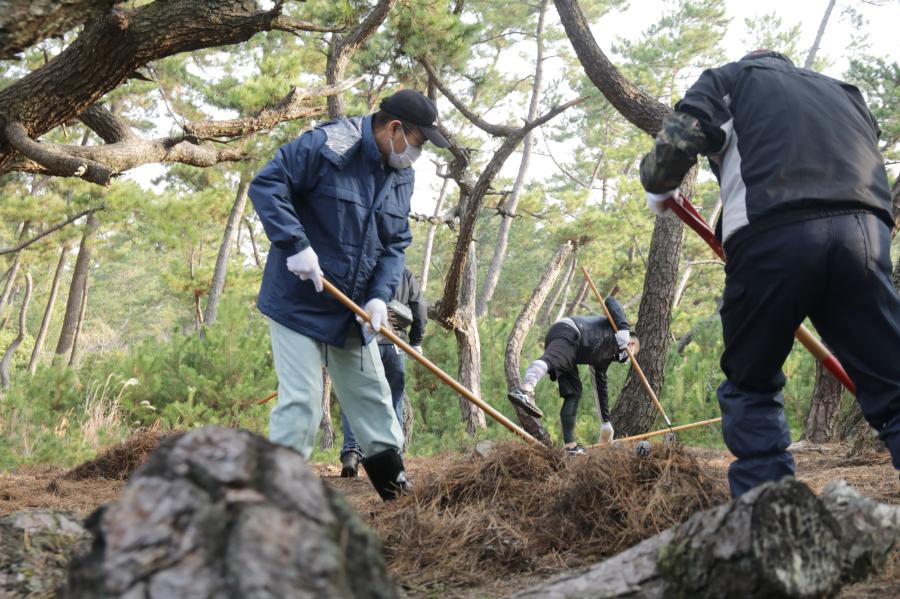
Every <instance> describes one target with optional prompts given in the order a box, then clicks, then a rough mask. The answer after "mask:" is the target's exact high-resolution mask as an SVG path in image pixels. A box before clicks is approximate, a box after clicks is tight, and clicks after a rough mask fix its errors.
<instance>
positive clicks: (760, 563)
mask: <svg viewBox="0 0 900 599" xmlns="http://www.w3.org/2000/svg"><path fill="white" fill-rule="evenodd" d="M898 531H900V507H898V506H893V505H887V504H882V503H878V502H876V501H873V500H871V499H868V498H866V497H862V496H860V495H859V493H857V492H856V491H855V490H854V489H852V488H851V487H850V486H849V485H847V483H845V482H843V481H839V482H837V483H831V484H830V485H828V486H827V487H826V488H825V490H824V491H823V493H822V496H821V498H817V497H816V496H815V495H814V494H813V493H812V491H810V490H809V488H808V487H807V486H806V485H804V484H803V483H800V482H798V481H796V480H794V479H792V478H785V479H784V480H782V481H781V482H778V483H766V484H764V485H760V486H759V487H757V488H755V489H753V490H751V491H750V492H748V493H746V494H745V495H743V496H742V497H741V498H739V499H736V500H734V501H732V502H730V503H728V504H725V505H722V506H719V507H716V508H713V509H711V510H706V511H703V512H698V513H697V514H694V515H693V516H692V517H691V518H690V519H689V520H688V521H687V522H684V523H683V524H679V525H677V526H675V527H673V528H670V529H669V530H667V531H664V532H662V533H660V534H658V535H656V536H655V537H651V538H649V539H647V540H645V541H643V542H641V543H640V544H638V545H635V546H634V547H632V548H630V549H628V550H626V551H624V552H623V553H620V554H619V555H616V556H615V557H612V558H610V559H608V560H606V561H605V562H601V563H599V564H597V565H595V566H591V567H590V568H588V569H586V570H583V571H579V572H575V573H571V574H565V575H563V576H560V577H557V578H555V579H553V580H551V581H549V582H546V583H544V584H542V585H540V586H537V587H534V588H532V589H529V590H526V591H523V592H521V593H517V594H516V595H513V597H515V598H517V599H525V598H532V597H533V598H535V599H536V598H538V597H540V598H541V599H563V598H566V599H568V598H572V599H574V598H575V597H578V598H579V599H586V598H598V599H599V598H619V597H621V598H624V597H642V598H645V599H656V598H663V597H665V598H669V597H684V598H687V597H691V598H697V599H705V598H709V599H713V598H716V599H718V598H721V597H741V598H746V599H774V598H787V597H791V598H798V599H799V598H804V599H806V598H813V597H831V596H834V595H835V594H836V593H837V591H838V590H839V589H840V588H841V587H842V586H844V585H845V584H849V583H851V582H855V581H858V580H861V579H863V578H865V577H866V576H868V575H869V574H871V573H872V572H875V571H877V570H878V569H880V568H881V567H882V566H883V565H884V563H885V561H886V559H887V556H888V555H889V554H890V553H891V551H892V550H893V549H894V547H895V546H896V544H897V543H898V541H900V532H898Z"/></svg>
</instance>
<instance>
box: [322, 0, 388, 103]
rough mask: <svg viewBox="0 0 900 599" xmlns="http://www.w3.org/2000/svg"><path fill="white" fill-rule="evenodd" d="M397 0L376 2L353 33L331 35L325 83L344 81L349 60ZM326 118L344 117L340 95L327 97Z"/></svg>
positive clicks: (331, 83)
mask: <svg viewBox="0 0 900 599" xmlns="http://www.w3.org/2000/svg"><path fill="white" fill-rule="evenodd" d="M396 2H397V0H378V4H376V5H375V7H374V8H373V9H372V10H371V12H369V14H368V15H367V16H366V18H365V19H363V20H362V21H361V22H360V23H359V25H357V26H356V27H355V28H354V29H353V31H350V32H349V33H347V34H339V33H332V34H331V40H330V41H329V44H328V57H327V60H326V63H325V81H326V82H327V83H328V84H329V85H334V84H335V83H337V82H338V81H342V80H343V79H344V73H345V72H346V70H347V65H348V64H349V63H350V59H351V58H352V57H353V55H354V54H355V53H356V51H357V50H359V49H360V48H361V47H362V46H363V44H365V43H366V42H367V41H368V40H369V38H371V37H372V36H373V35H375V31H377V30H378V27H379V26H380V25H381V24H382V23H383V22H384V20H385V19H386V18H387V16H388V13H390V12H391V8H393V7H394V4H396ZM327 102H328V118H329V119H339V118H343V116H344V97H343V95H342V94H334V95H332V96H328V100H327Z"/></svg>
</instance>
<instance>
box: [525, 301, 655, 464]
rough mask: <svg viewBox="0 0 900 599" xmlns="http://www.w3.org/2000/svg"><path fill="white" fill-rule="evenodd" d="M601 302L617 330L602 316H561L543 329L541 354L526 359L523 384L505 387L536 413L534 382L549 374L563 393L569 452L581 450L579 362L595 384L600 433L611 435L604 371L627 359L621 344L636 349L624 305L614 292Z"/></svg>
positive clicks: (539, 414)
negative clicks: (577, 426)
mask: <svg viewBox="0 0 900 599" xmlns="http://www.w3.org/2000/svg"><path fill="white" fill-rule="evenodd" d="M606 307H607V308H608V309H609V313H610V314H611V315H612V317H613V320H614V321H615V323H616V327H617V328H618V329H619V331H618V332H616V331H614V330H613V327H612V325H611V324H610V322H609V319H608V318H607V317H606V316H571V317H566V318H563V319H561V320H559V321H557V322H556V323H554V324H553V326H551V327H550V329H549V330H548V331H547V335H546V337H545V338H544V355H542V356H541V357H540V358H538V359H537V360H535V361H534V362H532V363H531V364H529V365H528V368H527V369H526V370H525V376H524V377H523V380H522V384H521V385H520V386H519V387H518V388H515V389H513V390H512V391H510V392H509V399H510V401H511V402H512V403H514V404H515V405H518V406H520V407H521V408H523V409H524V410H525V411H526V412H528V413H529V414H531V415H532V416H534V417H535V418H542V417H543V415H544V413H543V412H542V411H541V409H540V408H539V407H538V406H537V404H536V403H535V402H534V388H535V386H536V385H537V383H538V382H539V381H540V380H541V379H542V378H543V377H544V375H547V374H549V375H550V380H551V381H557V383H558V384H559V395H560V397H562V399H563V404H562V407H561V408H560V411H559V421H560V424H561V425H562V433H563V442H564V443H565V448H566V451H568V453H569V454H570V455H579V454H583V453H584V447H582V446H581V445H580V444H578V442H577V441H576V440H575V419H576V416H577V414H578V403H579V401H580V400H581V392H582V385H581V377H580V376H579V374H578V365H579V364H587V365H588V366H589V367H590V373H591V383H592V384H593V386H594V400H595V401H596V403H597V410H598V412H599V414H600V420H601V421H602V424H601V426H600V438H601V440H602V441H604V442H609V441H612V438H613V435H614V434H615V431H614V430H613V426H612V422H611V421H610V417H609V398H608V393H607V388H606V371H607V370H608V369H609V365H610V364H612V363H613V362H614V361H615V362H620V363H624V362H627V361H628V354H626V353H625V351H624V350H625V347H626V346H627V347H630V349H631V352H632V353H634V354H637V353H638V351H640V342H639V341H638V338H637V335H636V334H634V333H633V332H631V330H630V329H631V325H629V324H628V320H627V319H626V317H625V310H624V309H623V308H622V305H621V304H619V302H617V301H616V300H615V299H614V298H607V300H606Z"/></svg>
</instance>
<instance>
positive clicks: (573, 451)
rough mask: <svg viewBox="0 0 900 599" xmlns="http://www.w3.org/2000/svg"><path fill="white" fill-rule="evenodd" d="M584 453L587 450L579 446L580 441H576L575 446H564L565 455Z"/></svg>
mask: <svg viewBox="0 0 900 599" xmlns="http://www.w3.org/2000/svg"><path fill="white" fill-rule="evenodd" d="M585 453H587V452H586V451H585V449H584V447H582V446H581V443H578V444H577V445H575V447H566V455H567V456H576V455H584V454H585Z"/></svg>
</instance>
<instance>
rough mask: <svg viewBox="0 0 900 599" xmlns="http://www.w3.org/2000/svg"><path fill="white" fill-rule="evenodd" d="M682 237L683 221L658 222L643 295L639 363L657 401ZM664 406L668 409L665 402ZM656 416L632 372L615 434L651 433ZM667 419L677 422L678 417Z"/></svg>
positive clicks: (615, 412) (617, 411) (620, 404)
mask: <svg viewBox="0 0 900 599" xmlns="http://www.w3.org/2000/svg"><path fill="white" fill-rule="evenodd" d="M693 173H694V174H693V175H689V177H690V178H693V177H695V176H696V170H694V171H693ZM683 237H684V236H683V228H682V224H681V221H680V220H678V219H677V218H657V219H656V225H655V226H654V227H653V237H652V238H651V240H650V252H649V255H648V259H647V274H646V276H645V278H644V289H643V296H642V298H641V304H640V307H639V308H638V317H637V326H636V332H637V333H638V335H639V336H640V339H641V353H640V357H639V358H638V360H639V363H640V365H641V368H642V369H643V371H644V374H645V375H646V377H647V380H648V381H649V382H650V386H651V388H652V389H653V392H654V393H656V395H657V397H659V391H660V389H662V386H663V382H664V379H665V369H666V354H667V353H668V350H669V344H670V343H671V342H672V337H671V335H670V330H671V329H670V324H671V321H672V302H673V300H674V298H675V286H676V285H677V283H678V260H679V256H680V255H681V242H682V239H683ZM662 405H663V408H665V402H664V401H662ZM667 414H668V412H667ZM656 415H657V412H656V408H655V407H654V405H653V402H652V401H651V399H650V397H649V396H648V395H647V391H646V389H644V385H643V383H642V382H641V379H640V377H639V376H638V374H637V372H636V371H635V370H634V369H630V370H629V372H628V378H627V379H626V380H625V386H624V387H623V388H622V392H621V393H620V394H619V398H618V400H617V401H616V405H615V406H613V409H612V412H611V413H610V417H611V418H612V421H613V422H614V423H615V426H616V432H617V433H619V432H620V431H621V432H620V433H619V434H621V435H622V436H629V435H638V434H641V433H646V432H647V431H649V430H650V428H651V427H652V426H653V422H654V420H655V419H656ZM668 416H669V419H670V420H672V421H673V422H674V421H675V415H674V414H668Z"/></svg>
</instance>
